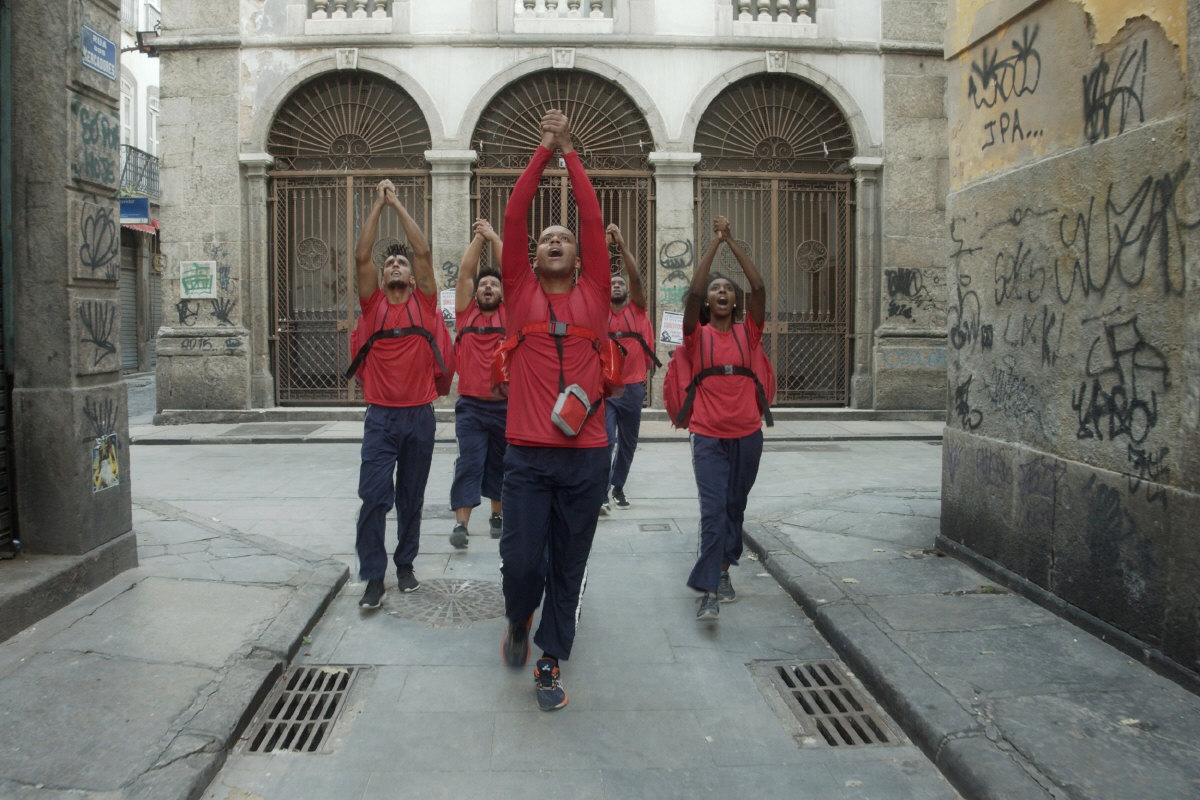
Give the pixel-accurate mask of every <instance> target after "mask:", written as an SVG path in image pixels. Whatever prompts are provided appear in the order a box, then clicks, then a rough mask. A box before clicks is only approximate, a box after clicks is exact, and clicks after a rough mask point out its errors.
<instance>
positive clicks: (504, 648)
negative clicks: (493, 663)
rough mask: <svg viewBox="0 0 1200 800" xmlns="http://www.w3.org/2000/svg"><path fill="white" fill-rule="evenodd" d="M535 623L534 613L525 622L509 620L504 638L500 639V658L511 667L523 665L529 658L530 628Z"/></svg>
mask: <svg viewBox="0 0 1200 800" xmlns="http://www.w3.org/2000/svg"><path fill="white" fill-rule="evenodd" d="M531 625H533V614H530V615H529V619H527V620H525V623H524V624H521V623H518V622H513V621H512V620H511V619H510V620H509V621H508V627H507V628H506V629H505V631H504V638H503V639H502V640H501V641H500V658H501V659H503V660H504V663H505V664H507V665H508V666H510V667H523V666H525V662H526V661H528V660H529V628H530V626H531Z"/></svg>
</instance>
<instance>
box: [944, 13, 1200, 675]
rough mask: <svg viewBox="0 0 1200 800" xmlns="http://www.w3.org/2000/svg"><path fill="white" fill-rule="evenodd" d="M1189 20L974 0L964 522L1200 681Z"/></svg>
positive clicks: (957, 418)
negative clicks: (1197, 671) (1199, 675)
mask: <svg viewBox="0 0 1200 800" xmlns="http://www.w3.org/2000/svg"><path fill="white" fill-rule="evenodd" d="M1185 15H1186V8H1185V3H1184V0H1176V1H1175V2H1165V1H1164V2H1158V3H1150V2H1140V3H1132V4H1131V3H1128V2H1115V0H1114V1H1113V2H1103V1H1102V0H1088V2H1083V3H1079V2H1067V0H1049V2H1044V3H1030V2H1016V1H1015V0H1014V1H1010V2H996V3H983V2H975V0H972V1H971V2H960V3H959V4H958V5H957V8H954V9H952V10H951V19H950V24H949V34H948V39H947V42H948V44H947V51H948V52H947V59H948V65H949V89H948V98H949V100H948V102H949V115H950V183H951V191H950V194H949V198H948V201H947V213H948V217H949V232H950V240H951V255H950V264H949V270H948V273H947V274H948V277H947V283H948V285H949V287H950V297H949V305H948V310H947V326H948V330H949V351H948V352H949V354H950V357H949V360H948V378H949V381H948V384H949V397H948V419H949V422H948V430H947V436H946V440H945V457H944V469H943V514H942V532H943V535H944V537H946V538H948V539H950V540H953V541H955V542H958V543H960V544H962V545H965V546H966V547H968V548H970V549H971V550H972V551H973V552H974V553H976V554H977V555H980V556H983V557H984V558H986V559H990V560H992V561H994V562H996V563H997V564H999V565H1000V566H1002V567H1004V568H1006V569H1008V570H1011V571H1012V572H1014V573H1016V574H1018V575H1020V576H1021V577H1023V578H1025V579H1027V580H1029V581H1031V582H1033V583H1034V584H1036V585H1038V586H1040V587H1042V588H1044V589H1046V590H1047V591H1049V592H1051V593H1053V594H1055V595H1058V596H1059V597H1061V598H1062V599H1063V600H1065V601H1066V602H1068V603H1070V604H1071V605H1073V606H1075V607H1076V608H1078V609H1081V610H1082V611H1084V612H1086V613H1087V614H1090V615H1093V616H1094V617H1096V618H1098V619H1099V620H1101V621H1103V622H1104V623H1107V624H1110V625H1113V626H1115V627H1116V628H1118V629H1119V630H1121V631H1123V632H1125V633H1127V634H1129V635H1131V636H1132V637H1134V638H1136V639H1138V640H1141V641H1142V642H1143V643H1145V644H1148V645H1149V646H1150V647H1151V648H1153V649H1155V650H1158V651H1161V652H1162V653H1164V654H1166V656H1167V657H1168V658H1169V659H1173V660H1174V661H1175V662H1177V663H1178V664H1181V665H1183V666H1184V667H1186V668H1189V669H1192V670H1195V669H1197V666H1198V664H1197V657H1198V656H1200V645H1198V641H1200V588H1198V587H1200V547H1198V544H1200V534H1198V533H1197V531H1200V496H1198V495H1197V491H1198V489H1200V469H1198V467H1200V464H1198V463H1197V461H1198V448H1197V415H1198V410H1200V399H1198V398H1200V385H1198V381H1200V375H1197V371H1196V369H1195V365H1196V359H1197V348H1198V347H1200V344H1198V342H1197V336H1196V316H1197V308H1198V307H1200V306H1198V304H1197V292H1198V289H1197V281H1198V280H1200V276H1198V275H1197V274H1196V268H1195V263H1194V262H1195V255H1194V254H1195V253H1196V252H1197V245H1198V238H1200V237H1198V230H1200V208H1198V207H1197V205H1196V203H1195V197H1196V194H1195V192H1196V184H1197V172H1196V169H1195V168H1194V167H1193V162H1192V152H1193V151H1194V150H1195V137H1194V135H1193V136H1189V115H1192V118H1193V119H1194V115H1195V113H1196V112H1195V109H1196V106H1197V98H1196V97H1195V95H1194V94H1192V93H1190V92H1194V91H1195V89H1194V86H1193V88H1192V89H1190V90H1189V86H1188V83H1187V81H1186V80H1185V75H1186V74H1187V69H1188V66H1187V64H1188V61H1187V59H1188V56H1187V50H1188V48H1187V36H1188V35H1190V36H1193V37H1194V36H1195V31H1194V30H1192V31H1185V29H1184V28H1185V25H1184V22H1183V20H1184V18H1185ZM1193 16H1194V15H1193ZM1193 22H1194V20H1193ZM1193 69H1194V67H1193ZM1189 254H1191V259H1190V261H1189Z"/></svg>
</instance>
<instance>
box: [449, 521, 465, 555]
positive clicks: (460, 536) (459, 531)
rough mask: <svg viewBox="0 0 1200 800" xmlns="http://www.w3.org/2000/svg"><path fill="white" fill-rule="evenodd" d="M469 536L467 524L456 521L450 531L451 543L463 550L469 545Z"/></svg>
mask: <svg viewBox="0 0 1200 800" xmlns="http://www.w3.org/2000/svg"><path fill="white" fill-rule="evenodd" d="M467 536H468V534H467V526H466V524H465V523H462V522H456V523H455V524H454V530H453V531H451V532H450V544H451V545H453V546H454V547H457V548H458V549H459V550H461V549H463V548H464V547H466V546H467Z"/></svg>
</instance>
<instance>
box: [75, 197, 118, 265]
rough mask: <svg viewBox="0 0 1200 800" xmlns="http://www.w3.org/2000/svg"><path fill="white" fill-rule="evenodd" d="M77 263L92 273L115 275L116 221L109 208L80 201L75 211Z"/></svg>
mask: <svg viewBox="0 0 1200 800" xmlns="http://www.w3.org/2000/svg"><path fill="white" fill-rule="evenodd" d="M79 239H80V242H81V243H80V245H79V263H80V264H82V265H83V266H84V268H85V269H87V270H88V272H89V273H90V274H91V276H92V277H97V276H101V277H104V278H105V279H107V280H113V279H114V278H116V277H117V269H118V266H117V247H118V240H119V234H118V233H117V221H116V219H115V218H114V214H113V210H112V209H111V208H104V207H103V206H96V205H90V204H84V205H83V206H82V209H81V211H80V214H79Z"/></svg>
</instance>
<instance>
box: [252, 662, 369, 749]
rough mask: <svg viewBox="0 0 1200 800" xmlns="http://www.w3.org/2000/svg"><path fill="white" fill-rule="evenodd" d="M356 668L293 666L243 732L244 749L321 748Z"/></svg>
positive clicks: (343, 702) (336, 717)
mask: <svg viewBox="0 0 1200 800" xmlns="http://www.w3.org/2000/svg"><path fill="white" fill-rule="evenodd" d="M358 671H359V668H358V667H292V668H291V670H289V671H288V672H287V673H286V674H284V675H283V676H282V677H281V678H280V679H279V682H278V683H277V684H276V686H275V688H274V689H273V690H272V691H271V694H270V695H269V696H268V697H267V699H266V701H265V702H264V703H263V707H262V709H261V710H260V711H259V713H258V715H257V716H256V717H255V720H254V723H253V724H252V725H251V729H250V733H249V734H247V736H246V740H247V741H248V742H249V746H248V747H247V748H246V751H247V752H249V753H276V752H280V751H287V752H292V753H316V752H320V750H321V748H322V745H324V744H325V740H326V738H327V737H328V736H329V733H330V731H332V730H333V726H334V723H336V722H337V720H338V717H339V716H341V713H342V708H343V707H345V705H346V694H347V693H348V692H349V691H350V687H351V686H353V685H354V679H355V677H356V676H357V675H358Z"/></svg>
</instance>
